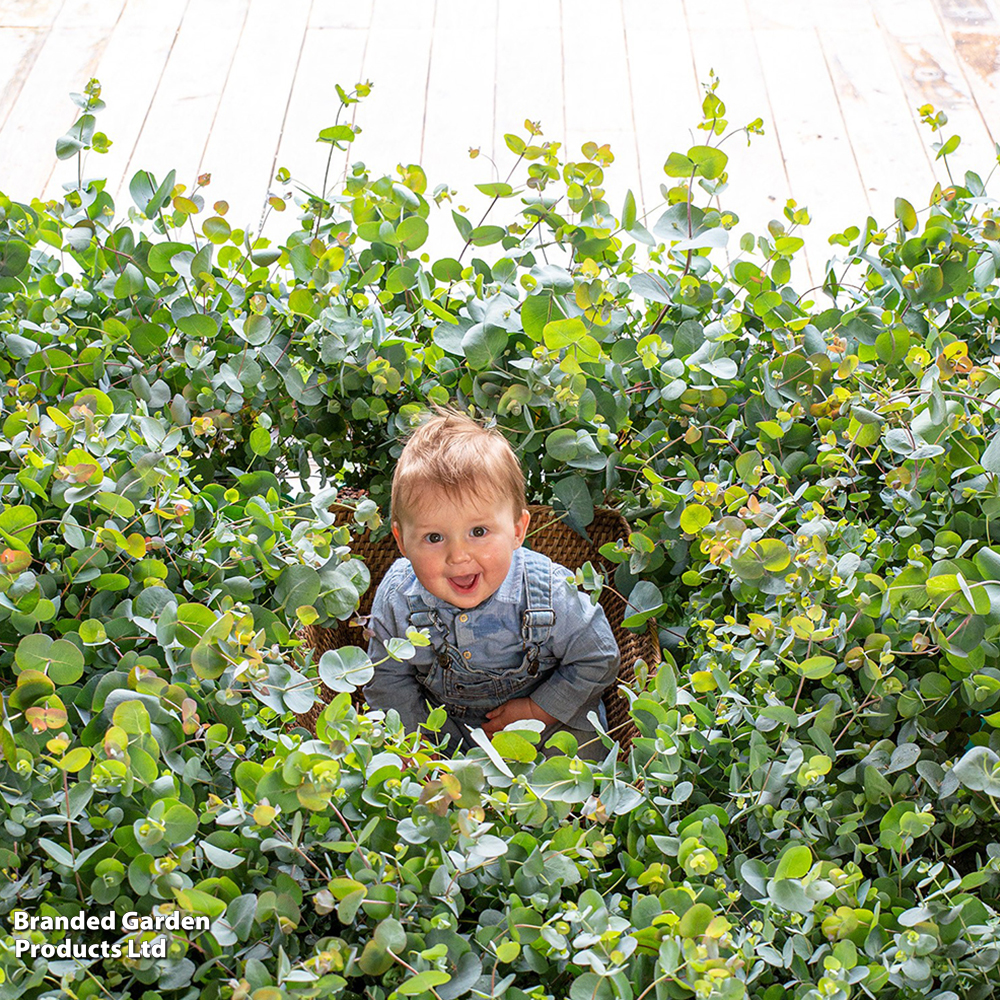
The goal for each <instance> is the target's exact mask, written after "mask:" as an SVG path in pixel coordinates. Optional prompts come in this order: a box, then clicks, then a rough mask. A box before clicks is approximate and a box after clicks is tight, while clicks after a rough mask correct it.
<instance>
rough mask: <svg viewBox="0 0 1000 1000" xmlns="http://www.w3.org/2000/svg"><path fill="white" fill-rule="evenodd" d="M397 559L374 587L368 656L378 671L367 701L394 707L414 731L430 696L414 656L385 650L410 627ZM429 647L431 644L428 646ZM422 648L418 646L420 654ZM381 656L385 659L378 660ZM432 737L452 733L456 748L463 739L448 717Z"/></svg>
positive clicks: (384, 707)
mask: <svg viewBox="0 0 1000 1000" xmlns="http://www.w3.org/2000/svg"><path fill="white" fill-rule="evenodd" d="M398 565H399V564H398V563H397V564H395V565H393V566H391V567H390V568H389V570H388V572H387V573H386V575H385V576H384V577H383V579H382V582H381V583H380V584H379V585H378V589H377V590H376V591H375V599H374V600H373V601H372V612H371V617H370V618H369V621H368V627H369V628H370V629H371V631H372V632H373V633H374V635H373V636H372V637H371V639H369V640H368V656H369V658H370V659H371V661H372V663H374V664H376V666H375V674H374V676H373V677H372V679H371V680H370V681H369V682H368V683H367V684H366V685H365V688H364V695H365V701H367V702H368V704H369V705H370V706H371V707H372V708H379V709H382V710H383V711H388V710H389V709H390V708H394V709H395V710H396V711H397V712H398V713H399V718H400V720H401V721H402V723H403V728H404V729H405V730H406V731H407V732H411V733H412V732H415V731H416V730H418V729H419V728H420V725H421V723H423V722H425V721H426V720H427V715H428V708H427V698H426V694H425V692H424V690H423V689H422V687H421V686H420V682H419V681H418V679H417V671H416V669H415V668H416V664H415V662H414V660H395V659H393V658H392V657H391V656H389V654H388V653H387V652H386V643H387V642H388V641H389V640H390V639H394V638H405V637H406V630H407V628H408V627H409V622H408V618H407V615H406V614H405V613H403V608H405V606H406V602H405V598H404V597H403V596H402V595H401V594H400V593H399V584H400V582H401V579H402V574H401V573H400V572H399V569H398ZM428 648H429V647H428ZM422 652H423V650H421V649H418V651H417V655H418V656H420V655H421V653H422ZM379 660H385V662H384V663H379V662H378V661H379ZM427 735H428V736H429V737H430V738H431V739H432V740H435V741H437V740H440V739H441V737H442V736H445V735H447V736H449V737H451V742H450V746H451V748H452V750H454V749H455V748H456V747H457V746H458V744H459V743H460V742H461V740H462V734H461V733H460V732H459V730H458V727H457V726H456V725H455V723H454V722H453V721H452V720H451V719H449V720H448V722H447V723H446V724H445V725H444V727H443V728H442V729H441V732H440V733H430V732H428V734H427Z"/></svg>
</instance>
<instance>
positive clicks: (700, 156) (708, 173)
mask: <svg viewBox="0 0 1000 1000" xmlns="http://www.w3.org/2000/svg"><path fill="white" fill-rule="evenodd" d="M687 158H688V159H689V160H690V161H691V163H693V164H694V165H695V173H696V174H697V175H698V176H699V177H704V178H706V179H707V180H715V179H716V178H717V177H721V176H722V173H723V171H724V170H725V169H726V164H727V163H728V162H729V157H728V156H727V155H726V154H725V153H723V152H722V150H721V149H716V148H715V147H714V146H692V147H691V148H690V149H689V150H688V151H687Z"/></svg>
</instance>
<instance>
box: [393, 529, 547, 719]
mask: <svg viewBox="0 0 1000 1000" xmlns="http://www.w3.org/2000/svg"><path fill="white" fill-rule="evenodd" d="M522 551H523V553H524V564H523V572H524V584H525V592H526V593H527V595H528V607H527V609H526V610H525V611H524V613H523V614H522V616H521V641H522V645H523V655H522V656H521V658H520V661H519V662H518V663H515V664H513V665H507V664H485V663H478V664H476V663H472V662H469V661H467V660H466V659H464V658H463V656H462V652H461V650H460V649H458V647H457V646H455V645H454V643H453V642H452V633H451V630H450V629H449V628H448V626H447V624H446V623H445V622H444V620H443V619H442V617H441V614H440V611H439V610H438V609H437V608H430V607H428V606H427V605H426V604H425V603H424V602H423V600H422V599H421V598H420V597H419V596H418V595H415V594H410V595H407V598H406V600H407V604H408V606H409V616H408V621H409V624H410V625H412V626H413V627H414V628H429V629H430V630H431V644H432V646H433V649H434V654H435V655H434V658H433V659H432V661H431V662H430V663H429V664H421V665H416V670H417V681H418V683H419V684H420V686H421V687H422V688H423V689H424V691H425V692H426V695H427V697H428V698H429V699H430V701H431V702H432V703H437V704H441V705H444V707H445V708H446V709H447V711H448V716H449V718H452V719H457V720H460V721H461V722H462V723H464V726H466V727H475V726H481V725H483V724H484V723H485V722H486V721H487V720H486V713H487V712H489V711H490V710H491V709H494V708H498V707H499V706H500V705H502V704H504V702H507V701H510V700H511V699H512V698H521V697H524V696H525V695H528V694H530V693H531V691H533V690H534V689H535V688H536V687H537V686H538V684H539V683H540V682H541V680H542V679H543V676H544V673H545V671H544V670H543V672H542V676H539V664H540V663H541V662H543V658H544V654H543V652H542V649H543V646H544V644H545V642H546V641H547V640H548V638H549V635H550V634H551V632H552V628H553V626H554V625H555V622H556V616H555V611H554V610H553V607H552V574H551V572H550V570H549V562H548V560H546V559H545V558H544V557H543V556H539V555H538V553H536V552H533V551H531V550H530V549H523V550H522Z"/></svg>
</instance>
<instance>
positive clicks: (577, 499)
mask: <svg viewBox="0 0 1000 1000" xmlns="http://www.w3.org/2000/svg"><path fill="white" fill-rule="evenodd" d="M552 494H553V500H554V501H556V504H555V506H556V507H557V508H559V507H561V508H562V509H563V510H565V511H567V512H568V514H569V517H570V519H571V520H572V522H573V523H574V524H575V525H576V526H577V527H578V528H586V527H587V525H589V524H591V523H593V520H594V500H593V497H592V496H591V495H590V487H589V486H587V483H586V480H584V479H582V478H581V477H580V476H578V475H573V476H566V477H564V478H563V479H559V480H557V481H556V483H555V485H554V486H553V487H552Z"/></svg>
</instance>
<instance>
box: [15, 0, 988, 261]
mask: <svg viewBox="0 0 1000 1000" xmlns="http://www.w3.org/2000/svg"><path fill="white" fill-rule="evenodd" d="M997 2H998V0H350V2H348V0H0V190H2V191H4V192H5V193H7V194H8V195H10V196H12V197H14V198H17V199H19V200H24V199H29V198H31V197H33V196H38V195H53V194H57V193H58V192H59V191H60V185H61V184H62V183H63V182H66V181H69V180H71V179H72V178H73V177H75V167H74V166H73V165H72V164H71V163H70V162H63V163H59V162H58V161H57V160H56V159H55V155H54V142H55V139H56V138H57V137H58V136H59V135H60V134H62V133H63V132H64V131H65V130H66V129H67V127H68V126H69V125H70V124H71V123H72V121H73V120H74V117H75V113H76V109H75V107H74V106H73V105H72V103H71V102H70V101H69V99H68V96H67V95H68V93H69V92H70V91H73V90H77V91H78V90H81V89H82V88H83V86H84V84H85V83H86V81H87V79H88V78H90V77H91V76H96V77H98V78H99V79H100V81H101V83H102V85H103V87H104V91H103V97H104V99H105V100H106V102H107V109H106V110H105V111H104V112H102V113H101V115H100V117H99V122H98V127H99V128H100V129H102V130H103V131H105V132H106V133H107V134H108V135H109V136H110V138H111V139H112V140H113V141H114V146H113V147H112V150H111V152H110V153H108V154H107V155H106V156H104V157H99V156H97V155H96V154H91V157H90V159H89V161H88V163H87V164H86V167H85V173H86V174H88V175H106V176H107V177H108V178H109V181H110V183H109V188H110V190H112V192H116V191H117V192H119V196H120V197H121V198H122V199H127V198H128V195H127V186H128V178H130V177H131V176H132V174H133V173H134V172H135V171H136V170H138V169H140V168H146V169H150V170H152V171H153V172H154V173H156V174H157V175H158V176H161V177H162V175H163V174H165V173H166V171H167V170H168V169H170V168H171V167H176V168H177V171H178V178H179V179H183V180H185V181H186V182H187V183H188V184H190V183H192V182H193V180H194V178H195V177H196V176H197V175H198V174H199V173H202V172H211V174H212V182H211V187H210V189H209V190H208V191H207V192H206V194H207V195H208V196H209V197H211V198H212V199H215V198H224V199H225V200H227V201H228V202H229V204H230V205H231V212H230V216H229V217H230V219H231V221H232V223H233V224H234V225H244V224H246V223H248V222H252V223H256V221H257V220H258V219H259V218H260V214H261V206H262V204H263V202H264V199H265V198H266V195H267V190H268V184H269V182H271V181H272V180H273V175H274V172H275V170H276V168H277V167H279V166H286V167H288V168H289V170H291V172H292V174H293V176H295V177H296V178H300V179H301V180H302V181H303V182H304V183H306V184H309V185H311V186H317V187H318V186H319V184H320V182H321V180H322V174H323V166H324V163H325V155H326V147H325V146H322V145H319V144H317V143H316V142H315V137H316V133H317V132H318V131H319V130H320V129H321V128H323V127H325V126H328V125H331V124H333V122H334V120H335V117H336V112H337V104H338V102H337V97H336V93H335V91H334V84H335V83H340V84H342V85H343V86H345V87H347V88H350V87H351V86H353V84H354V83H355V82H357V81H358V80H363V79H368V80H371V81H372V82H373V84H374V89H373V91H372V94H371V96H370V97H369V98H368V99H367V100H366V101H365V102H364V103H363V104H361V105H359V106H357V107H356V108H354V109H352V110H353V111H354V114H355V121H356V122H357V124H359V125H361V126H362V127H363V129H364V132H363V134H362V135H361V136H359V138H358V140H357V141H356V142H355V143H354V146H353V149H352V151H351V159H352V160H354V159H363V160H365V162H366V163H368V164H369V165H371V166H372V167H374V168H376V169H379V170H382V171H392V170H393V169H394V168H395V165H396V164H397V163H398V162H403V163H412V162H419V163H422V164H423V165H424V167H425V169H426V171H427V174H428V179H429V187H430V188H431V189H433V187H434V186H435V185H437V184H439V183H442V182H448V183H449V184H450V185H451V186H452V187H454V188H457V189H458V192H459V195H458V198H457V199H456V200H457V201H458V202H460V203H462V204H465V205H469V206H470V207H471V214H472V215H474V216H475V217H476V219H477V220H478V214H477V213H478V212H480V211H481V209H479V206H480V205H481V204H482V201H483V199H482V197H481V196H480V195H479V194H478V193H477V192H475V191H474V189H473V187H472V185H473V184H474V183H476V182H483V181H488V180H492V179H494V176H495V174H494V167H493V166H492V164H491V162H490V159H492V160H493V161H495V163H496V170H498V171H499V173H500V176H501V177H505V176H506V173H507V171H508V169H509V166H510V165H511V164H512V163H513V157H512V155H511V154H510V153H509V152H508V151H507V149H506V147H505V146H504V143H503V138H502V137H503V134H504V133H505V132H521V133H522V134H523V125H522V123H523V122H524V119H525V118H530V119H532V120H534V121H540V122H541V126H542V129H543V131H544V137H545V138H546V139H550V140H557V141H561V142H565V143H568V145H569V147H570V149H571V150H572V152H573V153H574V154H575V155H578V152H579V147H580V145H581V144H582V143H583V142H584V141H586V140H588V139H593V140H595V141H597V142H598V143H604V142H608V143H610V144H611V148H612V150H613V152H614V154H615V157H616V162H615V164H614V167H613V168H612V170H611V171H610V173H609V178H608V190H609V193H610V195H611V201H612V206H613V207H614V208H616V209H617V207H618V206H619V205H620V204H621V197H622V196H623V195H624V192H625V190H626V189H627V188H631V189H632V190H633V191H634V193H635V196H636V199H637V201H639V203H640V204H642V205H644V206H645V208H646V210H647V211H649V212H650V213H651V215H652V217H653V218H655V216H656V214H657V213H658V210H659V206H660V204H661V202H662V197H661V195H660V191H659V186H660V184H661V183H662V182H663V181H664V180H665V179H666V178H665V175H664V174H663V169H662V168H663V162H664V160H665V159H666V157H667V155H668V153H670V152H671V151H672V150H681V151H683V150H685V149H686V148H687V147H688V146H689V145H691V144H692V143H693V142H698V141H701V137H702V136H703V133H693V132H692V131H691V130H692V128H693V126H694V125H695V124H696V123H697V121H698V120H699V118H700V114H699V106H700V100H701V89H700V84H701V83H702V82H704V81H707V80H708V78H709V72H710V70H713V69H714V71H715V72H716V73H717V74H718V75H719V76H720V77H721V79H722V83H721V87H720V91H719V93H720V95H721V96H722V98H723V99H724V100H725V102H726V104H727V106H728V111H729V118H730V121H731V123H732V124H734V125H739V124H744V123H746V122H748V121H751V120H752V119H754V118H756V117H757V116H758V115H759V116H761V117H762V118H763V119H764V123H765V131H766V135H765V136H763V137H760V138H755V139H754V141H753V143H752V145H751V146H750V148H749V149H748V148H747V146H746V143H745V142H744V141H742V139H741V138H740V137H739V136H737V137H734V138H733V139H731V140H730V141H729V143H728V146H727V148H728V152H729V153H730V157H731V160H730V175H731V184H730V189H729V191H728V192H727V193H726V194H725V195H724V196H723V204H724V205H725V207H728V208H730V209H733V210H735V211H736V212H737V213H738V214H739V215H740V216H741V221H742V224H741V226H740V227H739V228H738V230H737V232H742V231H744V229H752V230H753V231H756V232H762V231H763V229H764V227H765V226H766V224H767V221H768V220H769V219H771V218H775V217H780V214H781V209H782V207H783V206H784V204H785V201H786V199H787V198H789V197H794V198H795V199H796V200H797V201H798V202H799V204H800V205H807V206H808V207H809V209H810V212H811V214H812V217H813V220H814V221H813V224H812V226H811V227H810V229H809V231H808V233H806V234H804V235H806V236H807V250H808V253H809V260H810V269H811V271H812V272H813V275H814V276H815V277H816V278H818V276H819V274H820V273H821V268H822V263H823V261H824V260H825V259H826V257H827V256H828V254H829V252H831V251H830V247H829V245H828V243H827V236H828V235H829V234H830V233H831V232H834V231H840V230H843V229H844V228H846V227H847V226H849V225H851V224H862V223H863V221H864V219H865V217H866V216H867V215H868V214H869V213H873V214H875V216H876V217H877V218H878V219H879V220H880V221H882V222H883V224H888V222H889V221H890V220H891V218H892V204H893V199H894V197H895V196H896V195H903V196H905V197H906V198H908V199H909V200H910V201H911V202H912V203H913V204H914V205H915V206H917V207H918V208H919V207H921V206H923V205H926V204H927V198H928V195H929V192H930V190H931V187H932V186H933V183H934V180H935V178H939V179H941V180H946V175H945V173H944V170H943V168H942V165H941V163H940V162H937V163H935V162H934V160H933V154H932V153H931V151H930V150H929V142H930V141H931V136H930V134H929V131H928V130H927V129H926V127H924V126H922V125H920V124H919V116H918V115H917V113H916V108H917V107H918V106H919V105H922V104H925V103H931V104H933V105H935V107H936V108H938V109H941V110H944V111H945V112H946V113H947V114H948V116H949V118H950V124H949V128H952V127H953V129H954V131H956V132H958V133H959V134H960V135H961V136H962V139H963V143H962V147H961V149H960V150H959V151H958V153H956V154H955V157H954V159H955V161H956V164H957V167H958V169H959V174H960V173H961V171H964V170H965V169H967V168H973V169H975V170H976V171H977V172H979V173H980V174H981V175H982V176H985V175H986V174H987V173H989V171H990V169H991V167H992V166H993V165H994V164H995V162H996V153H995V149H994V143H993V139H994V137H995V136H996V137H997V138H1000V117H998V112H1000V89H998V81H1000V49H998V45H1000V11H998V7H997ZM470 147H472V148H478V149H480V150H481V154H480V156H479V157H478V158H477V159H474V160H473V159H470V157H469V155H468V151H469V149H470ZM344 165H345V164H344V160H343V159H341V160H340V162H339V163H338V167H339V169H340V170H343V168H344ZM438 211H439V210H438V209H436V208H433V207H432V212H435V213H436V212H438ZM440 215H441V216H442V218H441V220H440V222H439V223H437V224H436V225H432V233H433V232H434V231H437V233H438V235H437V237H436V238H435V240H434V243H433V245H432V247H431V249H432V251H437V252H439V253H445V252H449V251H450V250H451V244H452V243H455V244H456V245H457V244H458V243H459V241H458V237H457V234H456V233H454V230H453V227H452V223H451V220H450V214H449V212H448V211H447V210H445V211H441V212H440ZM432 221H433V220H432ZM285 227H286V230H287V228H288V226H287V223H285ZM275 235H280V233H276V234H275ZM799 277H800V279H801V278H804V279H808V278H809V275H804V274H801V272H800V275H799Z"/></svg>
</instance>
